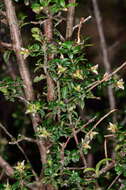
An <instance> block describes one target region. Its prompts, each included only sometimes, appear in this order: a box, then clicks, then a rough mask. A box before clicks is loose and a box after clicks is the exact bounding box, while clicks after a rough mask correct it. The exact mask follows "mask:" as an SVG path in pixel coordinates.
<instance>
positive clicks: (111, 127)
mask: <svg viewBox="0 0 126 190" xmlns="http://www.w3.org/2000/svg"><path fill="white" fill-rule="evenodd" d="M108 130H109V131H111V132H112V133H116V132H117V125H116V124H113V123H111V122H109V126H108Z"/></svg>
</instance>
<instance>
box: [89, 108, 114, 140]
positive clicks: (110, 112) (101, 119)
mask: <svg viewBox="0 0 126 190" xmlns="http://www.w3.org/2000/svg"><path fill="white" fill-rule="evenodd" d="M115 111H117V109H113V110H111V111H109V112H108V113H107V114H105V115H104V116H103V117H101V118H100V119H99V120H98V122H97V123H96V124H95V125H94V126H93V127H92V128H91V129H90V131H89V132H88V133H87V134H86V136H89V134H90V133H91V132H92V131H93V130H94V129H95V128H96V127H97V126H98V125H99V124H100V123H101V122H102V121H103V120H104V119H105V118H106V117H108V116H109V115H110V114H112V113H113V112H115Z"/></svg>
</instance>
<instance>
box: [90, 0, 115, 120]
mask: <svg viewBox="0 0 126 190" xmlns="http://www.w3.org/2000/svg"><path fill="white" fill-rule="evenodd" d="M92 3H93V7H94V15H95V18H96V23H97V28H98V33H99V37H100V44H101V51H102V55H103V64H104V67H105V70H106V72H107V73H110V72H111V65H110V62H109V58H108V52H107V45H106V41H105V36H104V31H103V26H102V18H101V15H100V10H99V7H98V4H97V0H92ZM108 98H109V105H110V109H111V110H112V109H115V106H116V102H115V97H114V93H113V89H112V87H111V86H109V87H108ZM113 121H114V122H115V121H116V118H115V116H113Z"/></svg>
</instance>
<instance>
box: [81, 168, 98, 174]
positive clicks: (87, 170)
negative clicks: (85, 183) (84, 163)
mask: <svg viewBox="0 0 126 190" xmlns="http://www.w3.org/2000/svg"><path fill="white" fill-rule="evenodd" d="M83 172H84V173H86V172H94V173H95V169H94V168H85V169H84V171H83Z"/></svg>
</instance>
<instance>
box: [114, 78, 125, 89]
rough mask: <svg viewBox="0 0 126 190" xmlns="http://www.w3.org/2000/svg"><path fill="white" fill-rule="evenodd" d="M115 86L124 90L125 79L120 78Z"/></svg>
mask: <svg viewBox="0 0 126 190" xmlns="http://www.w3.org/2000/svg"><path fill="white" fill-rule="evenodd" d="M115 87H117V88H120V89H122V90H124V81H123V79H120V80H118V81H117V82H116V83H115Z"/></svg>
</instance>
